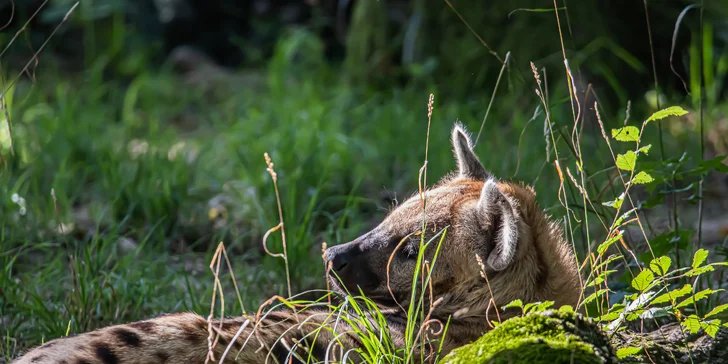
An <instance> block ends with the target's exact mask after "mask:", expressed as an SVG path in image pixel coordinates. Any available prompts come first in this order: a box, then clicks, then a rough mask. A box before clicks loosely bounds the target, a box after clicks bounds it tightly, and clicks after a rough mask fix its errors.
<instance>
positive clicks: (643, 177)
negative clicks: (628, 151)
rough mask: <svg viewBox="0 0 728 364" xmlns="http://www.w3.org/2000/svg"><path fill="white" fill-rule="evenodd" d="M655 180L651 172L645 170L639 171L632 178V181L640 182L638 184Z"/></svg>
mask: <svg viewBox="0 0 728 364" xmlns="http://www.w3.org/2000/svg"><path fill="white" fill-rule="evenodd" d="M654 180H655V179H654V178H652V176H650V174H649V173H647V172H645V171H641V172H639V173H637V175H635V176H634V178H632V183H638V184H641V185H644V184H648V183H650V182H652V181H654Z"/></svg>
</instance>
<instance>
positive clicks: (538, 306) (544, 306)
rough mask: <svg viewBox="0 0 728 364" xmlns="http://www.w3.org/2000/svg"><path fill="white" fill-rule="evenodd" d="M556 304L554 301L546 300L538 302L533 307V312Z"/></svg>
mask: <svg viewBox="0 0 728 364" xmlns="http://www.w3.org/2000/svg"><path fill="white" fill-rule="evenodd" d="M553 305H554V301H545V302H541V303H539V304H537V305H536V306H534V307H533V308H532V309H531V312H543V311H546V310H547V309H549V308H550V307H551V306H553Z"/></svg>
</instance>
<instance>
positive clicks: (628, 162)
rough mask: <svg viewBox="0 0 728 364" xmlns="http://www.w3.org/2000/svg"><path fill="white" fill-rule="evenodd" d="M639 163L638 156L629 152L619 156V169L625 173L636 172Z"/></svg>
mask: <svg viewBox="0 0 728 364" xmlns="http://www.w3.org/2000/svg"><path fill="white" fill-rule="evenodd" d="M636 162H637V154H635V153H634V152H633V151H631V150H628V151H627V153H624V154H618V155H617V168H619V169H621V170H625V171H630V172H631V171H634V165H635V163H636Z"/></svg>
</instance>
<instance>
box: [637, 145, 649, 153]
mask: <svg viewBox="0 0 728 364" xmlns="http://www.w3.org/2000/svg"><path fill="white" fill-rule="evenodd" d="M650 148H652V144H647V145H645V146H644V147H642V148H640V149H637V154H640V153H645V155H649V154H650V153H649V152H650Z"/></svg>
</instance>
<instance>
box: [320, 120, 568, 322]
mask: <svg viewBox="0 0 728 364" xmlns="http://www.w3.org/2000/svg"><path fill="white" fill-rule="evenodd" d="M452 144H453V148H454V154H455V159H456V162H457V172H456V173H454V174H452V175H451V176H449V177H446V178H445V179H443V180H442V181H441V182H439V183H438V184H437V185H436V186H435V187H433V188H431V189H429V190H428V191H426V192H424V193H423V194H419V193H417V194H415V195H413V196H412V197H411V198H409V199H408V200H406V201H405V202H404V203H402V204H401V205H399V206H398V207H397V208H396V209H394V210H393V211H392V212H391V213H390V214H389V215H388V216H387V217H386V218H385V219H384V221H382V223H381V224H379V226H377V227H376V228H374V229H373V230H372V231H369V232H368V233H366V234H364V235H362V236H360V237H359V238H357V239H355V240H354V241H351V242H349V243H347V244H343V245H338V246H334V247H331V248H329V249H328V250H327V251H326V259H327V261H328V262H329V277H330V280H331V281H332V283H333V285H334V287H335V288H336V289H339V290H344V289H345V290H347V291H348V292H349V293H351V294H354V295H358V294H359V291H360V290H361V291H362V292H363V293H364V294H365V295H366V296H367V297H368V298H370V299H373V300H374V301H375V302H377V303H379V304H381V305H383V306H394V304H395V303H398V304H400V305H404V304H406V303H408V300H409V297H410V296H411V293H412V281H413V274H414V272H415V269H416V266H417V257H418V253H419V249H420V248H421V246H422V245H421V239H422V242H423V243H424V244H425V247H424V249H425V251H424V252H423V261H424V262H425V263H424V265H425V269H424V270H421V271H420V277H422V273H423V271H425V272H426V271H427V270H428V269H429V268H430V267H431V283H430V284H428V285H427V286H428V287H427V288H426V290H427V294H426V295H425V296H426V297H428V296H432V297H433V301H434V302H432V303H434V304H435V309H436V314H437V316H440V315H447V314H454V316H455V317H456V318H466V317H480V318H482V317H483V316H484V315H485V314H486V311H490V313H491V314H492V313H493V312H494V311H493V307H498V306H503V305H505V304H507V303H508V302H510V301H511V300H513V299H521V300H523V301H524V302H529V301H531V302H533V301H546V300H551V301H555V303H556V305H563V304H570V305H575V304H576V301H577V300H578V296H579V293H580V286H579V278H578V271H577V269H576V266H575V260H574V257H573V255H572V254H571V252H570V249H569V248H568V247H567V246H566V244H565V242H564V240H563V238H562V233H561V231H560V229H559V227H558V225H556V224H555V223H551V222H549V220H548V218H547V216H545V214H544V212H543V210H541V209H540V208H539V207H538V206H537V205H536V202H535V193H534V191H533V189H531V188H530V187H526V186H523V185H520V184H512V183H504V182H500V181H498V179H496V178H495V177H494V176H493V175H491V174H490V173H489V172H488V171H487V170H486V169H485V168H484V167H483V165H482V164H481V163H480V161H479V160H478V158H477V156H476V155H475V154H474V152H473V148H472V143H471V140H470V137H469V135H468V133H467V132H466V131H465V129H464V128H463V127H462V126H461V125H460V124H456V125H455V127H454V128H453V130H452ZM423 206H424V213H423ZM423 218H424V220H423ZM423 221H424V222H426V224H425V226H426V229H425V231H424V234H423V233H422V230H423ZM478 259H480V260H481V261H482V265H480V264H479V262H478ZM420 269H422V267H420ZM483 275H485V276H486V277H487V278H488V280H487V281H486V279H484V277H483ZM419 280H420V278H418V281H419ZM418 285H419V284H418ZM491 294H492V296H491ZM491 297H492V299H491ZM493 304H495V305H493Z"/></svg>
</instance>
